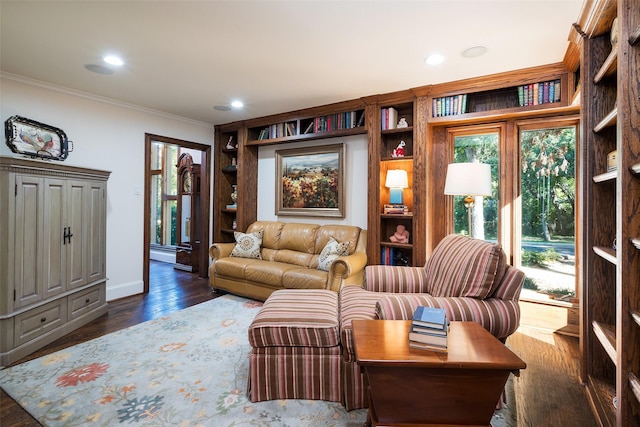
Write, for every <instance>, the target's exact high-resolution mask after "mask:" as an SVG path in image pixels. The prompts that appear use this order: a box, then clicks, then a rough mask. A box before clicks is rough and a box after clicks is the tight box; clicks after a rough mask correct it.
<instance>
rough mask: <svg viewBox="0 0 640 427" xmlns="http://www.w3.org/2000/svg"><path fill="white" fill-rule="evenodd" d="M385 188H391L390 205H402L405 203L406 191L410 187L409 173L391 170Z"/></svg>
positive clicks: (388, 172)
mask: <svg viewBox="0 0 640 427" xmlns="http://www.w3.org/2000/svg"><path fill="white" fill-rule="evenodd" d="M384 185H385V187H388V188H389V203H390V204H392V205H401V204H402V203H403V193H404V189H405V188H407V187H409V178H408V177H407V171H406V170H402V169H391V170H388V171H387V180H386V182H385V184H384Z"/></svg>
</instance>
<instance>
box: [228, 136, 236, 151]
mask: <svg viewBox="0 0 640 427" xmlns="http://www.w3.org/2000/svg"><path fill="white" fill-rule="evenodd" d="M236 148H238V145H237V144H236V143H235V141H234V140H233V135H231V136H230V137H229V141H227V150H235V149H236Z"/></svg>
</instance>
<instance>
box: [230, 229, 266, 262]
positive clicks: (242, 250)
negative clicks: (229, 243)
mask: <svg viewBox="0 0 640 427" xmlns="http://www.w3.org/2000/svg"><path fill="white" fill-rule="evenodd" d="M263 233H264V231H263V230H260V231H256V232H253V233H241V232H239V231H235V232H234V233H233V236H234V237H235V239H236V245H235V246H234V248H233V251H231V256H232V257H239V258H254V259H262V256H261V255H260V247H261V246H262V235H263Z"/></svg>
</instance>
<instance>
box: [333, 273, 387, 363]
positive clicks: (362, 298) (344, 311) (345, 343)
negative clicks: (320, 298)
mask: <svg viewBox="0 0 640 427" xmlns="http://www.w3.org/2000/svg"><path fill="white" fill-rule="evenodd" d="M367 268H368V267H367ZM379 299H380V293H378V292H369V291H367V290H366V289H363V288H361V287H360V286H343V287H342V289H341V290H340V329H341V330H342V333H341V335H342V348H343V350H344V359H345V361H347V362H353V361H355V360H356V359H355V348H354V346H353V337H352V333H353V329H352V327H351V321H352V320H354V319H376V302H378V300H379Z"/></svg>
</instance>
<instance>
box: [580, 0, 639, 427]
mask: <svg viewBox="0 0 640 427" xmlns="http://www.w3.org/2000/svg"><path fill="white" fill-rule="evenodd" d="M616 17H617V24H618V25H617V29H618V32H617V34H616V33H615V28H616V26H615V25H614V24H613V21H614V19H615V18H616ZM576 26H577V28H578V31H579V33H580V34H581V35H582V40H581V64H580V74H581V75H580V78H581V92H582V93H581V99H582V105H581V116H582V118H581V120H582V126H583V131H582V132H581V133H582V135H583V142H582V144H583V149H582V150H581V153H582V157H581V159H580V163H581V164H582V172H581V174H582V180H581V181H582V182H584V183H585V185H584V188H583V189H582V195H581V197H582V203H581V204H580V205H581V210H582V212H581V221H580V225H581V228H582V230H581V231H582V232H581V233H580V234H581V235H582V236H583V247H584V248H585V249H584V252H585V253H584V260H583V262H582V263H581V268H582V272H581V276H582V278H583V289H582V292H581V293H582V295H583V304H582V306H583V315H582V331H583V333H582V337H581V351H582V377H583V381H584V383H585V384H586V386H587V392H588V395H589V398H590V401H591V403H592V406H593V410H594V414H595V415H596V417H597V418H598V421H599V423H600V424H601V425H603V426H638V425H640V393H638V391H639V390H640V383H639V382H638V377H637V375H638V374H639V372H640V358H639V357H638V353H639V352H640V323H639V322H638V319H639V317H638V310H640V253H639V251H640V249H639V246H638V245H637V244H636V243H637V242H640V236H639V235H638V233H639V232H640V231H639V230H640V213H639V212H638V210H637V205H638V200H640V177H639V176H638V173H637V172H636V171H637V170H640V168H636V165H638V158H639V157H640V144H639V143H638V141H640V117H639V111H640V100H639V99H638V95H639V94H638V87H637V82H638V79H639V78H640V74H639V72H638V66H639V65H640V51H639V48H638V47H637V46H634V44H633V40H635V38H634V37H635V36H634V35H635V34H638V33H639V31H640V4H639V3H638V2H637V1H635V0H597V1H594V2H587V3H585V7H584V8H583V11H582V14H581V16H580V17H579V21H578V22H577V24H576ZM612 28H614V30H613V31H614V33H613V34H611V33H612ZM616 38H617V40H618V42H617V44H616V43H615V42H613V43H612V40H614V39H616ZM614 150H616V154H617V155H616V161H617V167H615V169H614V170H610V169H611V168H610V165H609V164H608V161H607V156H608V154H609V153H610V152H612V151H614Z"/></svg>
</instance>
